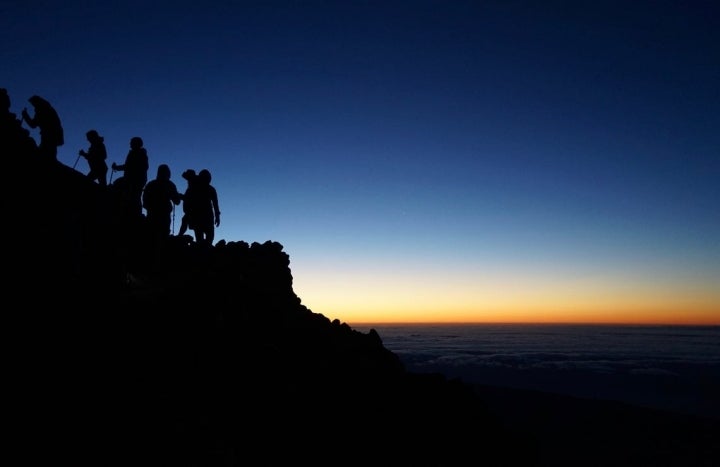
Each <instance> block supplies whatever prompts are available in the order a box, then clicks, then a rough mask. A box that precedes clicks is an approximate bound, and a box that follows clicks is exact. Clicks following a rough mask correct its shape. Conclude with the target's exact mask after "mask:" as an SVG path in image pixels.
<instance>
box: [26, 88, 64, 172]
mask: <svg viewBox="0 0 720 467" xmlns="http://www.w3.org/2000/svg"><path fill="white" fill-rule="evenodd" d="M28 102H30V103H31V104H32V106H33V107H34V108H35V116H33V117H31V116H30V114H28V111H27V109H23V111H22V118H23V120H24V121H25V122H27V124H28V125H30V128H37V127H40V144H39V145H38V152H39V154H40V156H41V157H43V158H44V159H47V160H55V161H56V160H57V148H58V146H62V145H63V144H65V137H64V133H63V127H62V123H61V122H60V117H58V114H57V112H56V111H55V109H54V108H53V106H52V105H50V103H49V102H48V101H46V100H45V99H43V98H42V97H40V96H32V97H31V98H30V99H28Z"/></svg>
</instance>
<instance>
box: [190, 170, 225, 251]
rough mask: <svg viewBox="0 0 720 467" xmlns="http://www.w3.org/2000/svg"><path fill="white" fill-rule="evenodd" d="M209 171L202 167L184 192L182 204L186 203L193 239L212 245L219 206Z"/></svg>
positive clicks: (217, 221)
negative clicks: (193, 233)
mask: <svg viewBox="0 0 720 467" xmlns="http://www.w3.org/2000/svg"><path fill="white" fill-rule="evenodd" d="M211 180H212V177H211V175H210V171H209V170H207V169H203V170H201V171H200V173H199V174H198V175H197V178H196V179H195V182H194V183H192V184H190V186H189V187H188V190H187V191H186V192H185V200H184V201H183V204H185V203H188V207H187V208H188V214H189V225H190V228H191V229H193V231H194V232H195V241H196V242H197V243H200V244H207V245H212V244H213V241H214V240H215V227H218V226H220V207H219V204H218V197H217V191H216V190H215V187H213V186H212V185H210V181H211Z"/></svg>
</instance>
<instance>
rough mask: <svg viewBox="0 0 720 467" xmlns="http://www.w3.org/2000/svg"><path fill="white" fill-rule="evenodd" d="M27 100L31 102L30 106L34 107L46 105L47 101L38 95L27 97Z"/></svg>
mask: <svg viewBox="0 0 720 467" xmlns="http://www.w3.org/2000/svg"><path fill="white" fill-rule="evenodd" d="M28 102H29V103H31V104H32V106H33V107H35V108H36V109H37V108H41V107H47V104H48V102H47V101H46V100H45V99H43V98H42V97H40V96H32V97H31V98H30V99H28Z"/></svg>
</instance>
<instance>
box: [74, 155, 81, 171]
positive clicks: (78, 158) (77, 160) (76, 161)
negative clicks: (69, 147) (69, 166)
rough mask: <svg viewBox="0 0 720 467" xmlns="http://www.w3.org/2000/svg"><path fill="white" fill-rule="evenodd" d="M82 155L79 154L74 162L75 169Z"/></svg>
mask: <svg viewBox="0 0 720 467" xmlns="http://www.w3.org/2000/svg"><path fill="white" fill-rule="evenodd" d="M80 156H81V154H78V157H77V159H75V163H74V164H73V169H74V168H75V166H76V165H77V163H78V162H79V161H80Z"/></svg>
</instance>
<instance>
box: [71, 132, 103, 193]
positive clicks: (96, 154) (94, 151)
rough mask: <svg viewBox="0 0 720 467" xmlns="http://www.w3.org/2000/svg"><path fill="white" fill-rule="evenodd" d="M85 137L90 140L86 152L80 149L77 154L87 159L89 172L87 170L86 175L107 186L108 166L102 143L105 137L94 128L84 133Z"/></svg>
mask: <svg viewBox="0 0 720 467" xmlns="http://www.w3.org/2000/svg"><path fill="white" fill-rule="evenodd" d="M85 137H86V138H87V140H88V142H90V147H89V148H88V150H87V152H86V151H84V150H83V149H81V150H80V152H79V153H78V154H79V155H81V156H82V157H84V158H85V159H87V161H88V165H89V166H90V172H88V174H87V176H88V178H90V180H97V182H98V183H99V184H100V185H102V186H107V172H108V166H107V163H106V162H105V159H107V151H106V149H105V143H104V140H105V138H103V137H102V136H100V135H99V134H98V132H97V131H95V130H90V131H88V132H87V133H85Z"/></svg>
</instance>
